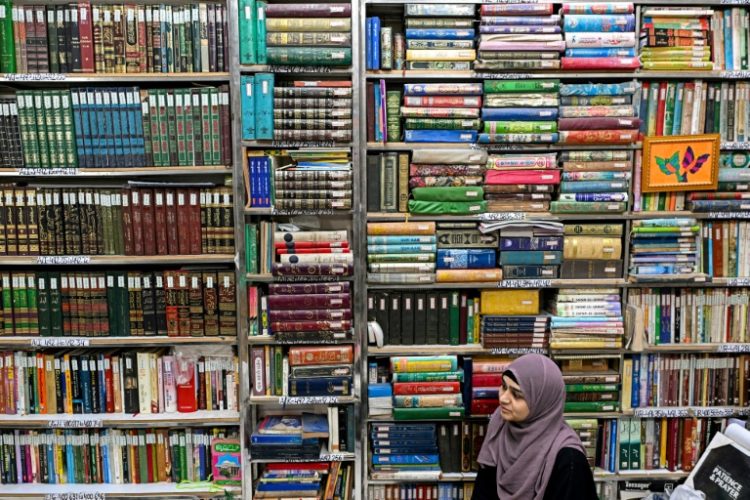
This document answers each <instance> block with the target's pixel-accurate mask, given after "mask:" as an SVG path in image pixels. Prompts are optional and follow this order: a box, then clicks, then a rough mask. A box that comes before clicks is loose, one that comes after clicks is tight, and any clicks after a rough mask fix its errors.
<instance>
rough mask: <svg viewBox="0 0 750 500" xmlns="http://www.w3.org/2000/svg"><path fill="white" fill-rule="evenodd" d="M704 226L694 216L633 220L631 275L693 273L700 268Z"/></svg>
mask: <svg viewBox="0 0 750 500" xmlns="http://www.w3.org/2000/svg"><path fill="white" fill-rule="evenodd" d="M700 231H701V226H700V224H699V223H698V221H696V220H695V219H684V218H681V219H651V220H638V221H634V222H633V227H632V231H631V232H632V240H631V248H630V270H629V275H630V276H632V277H634V278H636V279H659V277H660V276H671V277H678V276H684V275H688V276H687V277H692V276H694V275H695V274H696V273H698V272H699V271H700V268H701V260H702V258H701V248H700V245H699V238H700Z"/></svg>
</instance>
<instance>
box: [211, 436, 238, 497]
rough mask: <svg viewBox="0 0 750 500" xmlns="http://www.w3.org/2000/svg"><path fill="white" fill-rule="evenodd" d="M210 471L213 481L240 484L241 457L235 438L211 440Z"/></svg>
mask: <svg viewBox="0 0 750 500" xmlns="http://www.w3.org/2000/svg"><path fill="white" fill-rule="evenodd" d="M211 472H212V474H213V479H214V483H216V484H225V485H237V486H239V485H241V484H242V458H241V448H240V442H239V440H237V439H214V440H213V441H212V442H211Z"/></svg>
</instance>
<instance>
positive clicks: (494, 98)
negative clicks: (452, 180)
mask: <svg viewBox="0 0 750 500" xmlns="http://www.w3.org/2000/svg"><path fill="white" fill-rule="evenodd" d="M559 90H560V81H559V80H517V81H514V80H485V82H484V94H485V96H484V107H483V108H482V121H483V122H484V130H483V133H481V134H479V142H480V143H483V144H495V143H500V144H511V143H555V142H557V141H558V135H557V123H556V120H557V116H558V106H559V105H560V97H559Z"/></svg>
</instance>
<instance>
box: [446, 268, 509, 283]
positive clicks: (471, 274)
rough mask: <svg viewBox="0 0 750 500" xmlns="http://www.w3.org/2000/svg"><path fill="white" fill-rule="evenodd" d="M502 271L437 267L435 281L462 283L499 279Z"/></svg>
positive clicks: (501, 276)
mask: <svg viewBox="0 0 750 500" xmlns="http://www.w3.org/2000/svg"><path fill="white" fill-rule="evenodd" d="M502 279H503V272H502V270H500V269H438V270H437V271H436V272H435V281H437V282H438V283H463V282H477V283H481V282H487V281H500V280H502Z"/></svg>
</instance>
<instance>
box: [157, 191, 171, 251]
mask: <svg viewBox="0 0 750 500" xmlns="http://www.w3.org/2000/svg"><path fill="white" fill-rule="evenodd" d="M167 227H168V226H167V200H166V195H165V193H164V191H163V190H161V189H155V190H154V237H155V238H156V254H157V255H168V254H169V243H168V241H167Z"/></svg>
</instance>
